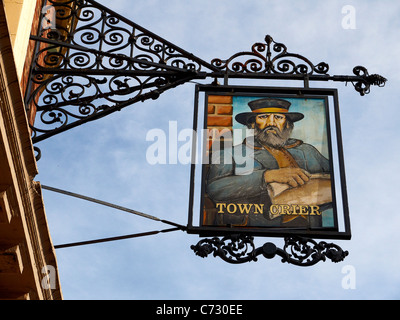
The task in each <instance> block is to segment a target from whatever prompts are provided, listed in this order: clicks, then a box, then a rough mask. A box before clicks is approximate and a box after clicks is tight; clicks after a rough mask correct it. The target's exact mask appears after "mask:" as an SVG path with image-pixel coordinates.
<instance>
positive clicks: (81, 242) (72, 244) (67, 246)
mask: <svg viewBox="0 0 400 320" xmlns="http://www.w3.org/2000/svg"><path fill="white" fill-rule="evenodd" d="M177 230H180V228H170V229H164V230H160V231H149V232H142V233H135V234H128V235H125V236H118V237H109V238H102V239H96V240H87V241H80V242H71V243H65V244H59V245H55V246H54V249H61V248H70V247H78V246H84V245H88V244H96V243H104V242H110V241H117V240H125V239H132V238H138V237H145V236H152V235H155V234H158V233H166V232H171V231H177Z"/></svg>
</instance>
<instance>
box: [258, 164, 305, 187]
mask: <svg viewBox="0 0 400 320" xmlns="http://www.w3.org/2000/svg"><path fill="white" fill-rule="evenodd" d="M310 177H311V174H310V173H308V172H307V171H305V170H303V169H300V168H282V169H276V170H267V171H265V173H264V179H265V182H266V183H271V182H278V183H286V184H288V185H289V186H291V187H293V188H295V187H298V186H302V185H303V184H305V183H306V182H307V181H309V180H310Z"/></svg>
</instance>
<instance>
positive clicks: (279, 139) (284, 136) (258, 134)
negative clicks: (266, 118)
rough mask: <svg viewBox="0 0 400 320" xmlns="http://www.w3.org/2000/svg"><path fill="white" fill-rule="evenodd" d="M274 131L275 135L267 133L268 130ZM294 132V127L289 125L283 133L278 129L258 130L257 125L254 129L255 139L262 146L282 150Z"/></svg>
mask: <svg viewBox="0 0 400 320" xmlns="http://www.w3.org/2000/svg"><path fill="white" fill-rule="evenodd" d="M271 129H273V130H274V131H275V133H272V132H267V131H268V130H271ZM292 131H293V127H290V126H288V125H287V124H286V125H285V127H284V128H283V130H282V131H280V130H279V128H277V127H272V126H270V127H266V128H264V129H262V130H261V129H260V128H258V126H257V125H256V126H255V127H254V133H255V136H254V137H255V139H256V141H258V142H259V143H260V144H262V145H265V146H268V147H273V148H281V147H283V146H284V145H285V144H286V141H287V140H288V139H289V137H290V135H291V133H292Z"/></svg>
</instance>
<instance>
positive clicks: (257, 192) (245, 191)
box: [205, 98, 333, 228]
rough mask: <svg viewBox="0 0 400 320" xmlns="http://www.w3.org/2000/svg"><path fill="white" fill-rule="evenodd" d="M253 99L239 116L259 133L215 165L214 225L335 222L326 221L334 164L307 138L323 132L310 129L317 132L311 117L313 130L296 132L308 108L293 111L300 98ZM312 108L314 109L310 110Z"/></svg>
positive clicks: (211, 183)
mask: <svg viewBox="0 0 400 320" xmlns="http://www.w3.org/2000/svg"><path fill="white" fill-rule="evenodd" d="M249 100H250V101H249V102H248V103H247V106H246V107H247V108H250V110H249V111H246V112H240V113H237V114H236V116H235V120H236V123H237V124H239V125H240V126H242V127H245V128H248V129H252V130H251V131H252V133H253V135H251V136H248V137H246V138H245V139H244V140H243V141H241V142H240V143H238V144H236V145H235V146H233V147H232V148H231V149H230V150H222V151H221V152H220V154H219V156H218V155H213V156H214V157H213V161H212V163H211V164H210V166H209V170H208V173H207V177H206V185H205V192H206V196H207V197H208V199H210V200H211V203H212V207H213V210H214V212H215V213H216V214H215V215H214V216H215V219H214V221H212V223H210V224H211V225H217V226H246V227H287V228H320V227H326V226H330V227H332V226H333V224H332V223H328V224H326V223H325V224H324V222H323V217H324V216H325V217H329V216H327V212H328V215H329V214H331V213H332V211H331V208H332V187H331V164H330V161H329V159H328V155H323V154H322V153H321V151H320V150H318V149H317V148H316V147H315V146H313V145H312V144H311V143H307V142H305V141H303V140H304V139H307V138H310V139H311V140H314V138H315V136H317V135H318V134H315V132H314V133H310V132H313V131H312V130H311V125H309V123H310V121H308V127H309V129H310V130H311V131H309V134H308V135H307V134H306V135H303V137H301V138H302V139H299V138H294V137H292V135H293V133H294V128H295V126H296V125H297V124H298V123H301V121H304V120H303V119H304V117H305V116H304V114H303V113H302V112H297V111H296V112H293V111H291V110H290V108H291V106H292V102H293V101H296V99H284V98H252V99H249ZM290 101H292V102H290ZM299 101H301V102H302V103H303V104H304V105H308V106H312V104H313V100H312V99H309V100H307V99H300V100H299ZM300 111H301V110H300ZM306 111H307V112H308V113H307V114H310V112H309V111H310V110H306ZM310 117H312V115H311V116H310ZM323 126H325V127H326V123H323ZM306 129H307V128H303V132H307V130H306ZM298 132H299V131H298ZM320 135H321V134H320ZM324 139H325V140H326V135H325V136H324ZM324 143H325V144H327V142H326V141H325V142H324ZM227 152H228V156H227ZM218 157H219V158H218ZM243 160H245V161H243ZM243 163H246V164H247V166H243ZM249 163H251V166H248V164H249ZM207 210H209V209H208V208H205V212H206V213H207ZM329 210H330V211H329Z"/></svg>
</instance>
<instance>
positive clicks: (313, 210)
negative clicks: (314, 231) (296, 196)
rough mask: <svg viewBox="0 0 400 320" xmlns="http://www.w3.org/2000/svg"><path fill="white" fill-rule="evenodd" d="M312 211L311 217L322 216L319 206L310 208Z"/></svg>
mask: <svg viewBox="0 0 400 320" xmlns="http://www.w3.org/2000/svg"><path fill="white" fill-rule="evenodd" d="M310 209H311V212H310V216H315V215H318V216H320V215H321V212H320V211H319V207H318V206H310Z"/></svg>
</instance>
